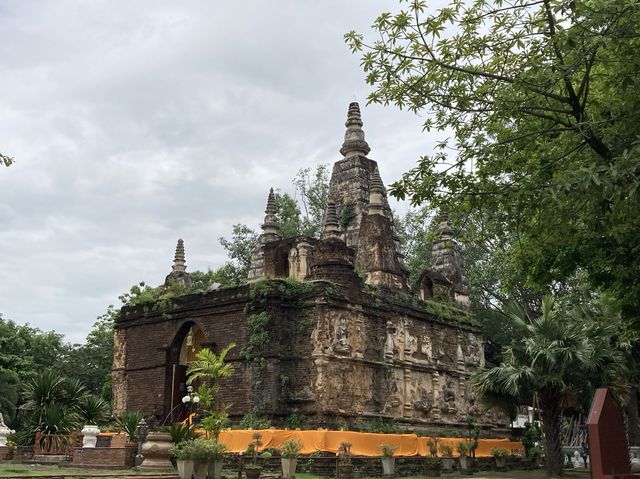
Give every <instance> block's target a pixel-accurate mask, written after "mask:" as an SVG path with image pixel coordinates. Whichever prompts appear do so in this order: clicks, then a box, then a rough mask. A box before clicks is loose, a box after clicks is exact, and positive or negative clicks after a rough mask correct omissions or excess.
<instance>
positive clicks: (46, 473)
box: [0, 464, 590, 479]
mask: <svg viewBox="0 0 640 479" xmlns="http://www.w3.org/2000/svg"><path fill="white" fill-rule="evenodd" d="M231 472H232V471H226V470H225V471H224V476H226V477H227V478H231V477H232V476H231V474H230V473H231ZM174 474H175V473H174ZM145 475H153V476H158V475H160V474H159V473H158V472H153V471H142V470H139V469H122V470H112V469H111V470H109V469H86V468H75V467H58V466H56V465H36V464H0V479H4V478H13V477H56V478H67V477H69V478H100V479H107V478H122V477H125V476H145ZM567 476H568V477H571V478H576V479H587V478H588V477H590V476H589V473H588V472H586V471H584V470H582V471H579V472H578V471H574V470H567V471H565V476H564V478H565V479H566V477H567ZM233 477H234V478H235V477H236V476H235V474H234V475H233ZM441 477H443V478H450V479H458V478H474V479H485V478H487V479H490V478H495V479H499V478H502V479H546V475H545V473H544V470H542V469H538V470H535V471H510V472H477V473H475V474H474V475H473V476H468V475H459V474H458V473H457V472H454V473H453V474H443V475H442V476H441ZM296 479H326V478H325V477H323V476H317V475H314V474H302V473H300V474H296ZM362 479H381V478H380V477H377V478H362ZM397 479H429V478H427V477H425V476H410V477H399V478H397Z"/></svg>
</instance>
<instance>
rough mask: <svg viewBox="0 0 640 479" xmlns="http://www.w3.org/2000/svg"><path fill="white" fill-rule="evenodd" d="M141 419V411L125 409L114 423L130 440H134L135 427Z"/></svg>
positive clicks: (135, 437) (135, 439)
mask: <svg viewBox="0 0 640 479" xmlns="http://www.w3.org/2000/svg"><path fill="white" fill-rule="evenodd" d="M141 420H142V413H141V412H140V411H126V412H124V413H122V415H121V416H120V417H118V418H117V419H116V424H117V426H118V429H120V430H121V431H123V432H124V433H125V434H126V435H127V436H129V441H130V442H136V441H137V440H138V438H137V436H136V428H137V427H138V423H139V422H140V421H141Z"/></svg>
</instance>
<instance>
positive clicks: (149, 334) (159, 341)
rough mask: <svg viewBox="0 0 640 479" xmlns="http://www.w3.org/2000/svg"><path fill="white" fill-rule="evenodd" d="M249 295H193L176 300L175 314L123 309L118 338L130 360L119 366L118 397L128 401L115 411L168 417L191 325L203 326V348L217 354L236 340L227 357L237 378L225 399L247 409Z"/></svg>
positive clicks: (237, 291)
mask: <svg viewBox="0 0 640 479" xmlns="http://www.w3.org/2000/svg"><path fill="white" fill-rule="evenodd" d="M247 291H248V289H247V288H246V287H240V288H234V289H232V290H221V291H213V292H211V293H208V294H206V295H190V296H187V297H185V298H181V299H180V300H179V301H176V304H178V308H177V309H173V310H171V312H170V313H162V312H145V311H144V309H143V308H142V307H138V308H136V309H124V310H123V314H122V315H121V316H122V317H121V319H120V320H119V321H118V323H117V324H116V337H118V335H122V336H124V352H123V354H121V355H120V356H124V357H125V360H124V366H123V367H121V368H118V369H115V368H114V380H116V379H117V384H116V381H114V397H117V396H123V397H124V398H123V399H119V400H118V401H117V403H118V405H119V406H120V410H118V411H114V412H115V413H116V414H117V413H119V412H122V411H124V410H137V411H141V412H142V413H143V414H145V415H152V414H153V415H156V416H159V417H161V418H164V416H166V415H167V414H168V413H169V411H170V410H171V404H172V403H171V388H172V368H171V364H172V363H175V362H177V357H178V354H179V348H180V345H181V343H182V338H183V337H184V335H185V334H186V332H187V331H188V329H189V326H190V325H191V324H196V325H198V327H200V329H201V330H202V332H203V334H204V337H205V340H204V343H205V344H204V345H205V346H207V347H211V348H213V350H214V351H219V350H220V349H222V348H223V347H225V346H226V345H228V344H229V343H232V342H234V343H236V344H237V346H236V348H234V349H232V350H231V351H230V353H229V354H228V356H227V358H228V360H229V361H230V362H232V363H233V364H234V365H235V366H236V369H237V371H236V373H235V374H234V377H233V378H232V380H230V381H227V382H223V388H222V391H221V399H222V401H223V402H225V403H227V404H232V411H238V412H242V411H246V410H247V407H248V406H249V399H248V397H247V391H248V385H247V383H246V373H245V369H246V366H245V364H244V361H243V360H242V359H241V358H240V355H239V353H240V350H241V348H242V347H243V346H244V344H245V343H246V336H247V333H246V324H247V319H246V318H247V316H246V314H245V313H244V306H245V304H246V298H247ZM119 366H120V365H119ZM225 386H226V387H225ZM118 388H120V390H119V389H118ZM122 390H124V392H123V391H122ZM175 405H176V404H174V406H175Z"/></svg>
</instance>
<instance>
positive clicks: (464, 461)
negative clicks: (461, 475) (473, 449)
mask: <svg viewBox="0 0 640 479" xmlns="http://www.w3.org/2000/svg"><path fill="white" fill-rule="evenodd" d="M458 461H459V462H460V470H462V471H468V470H469V458H468V457H467V456H460V457H459V458H458Z"/></svg>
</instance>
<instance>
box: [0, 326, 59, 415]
mask: <svg viewBox="0 0 640 479" xmlns="http://www.w3.org/2000/svg"><path fill="white" fill-rule="evenodd" d="M67 350H68V346H67V345H66V344H64V343H63V341H62V335H61V334H58V333H55V332H43V331H40V330H39V329H37V328H31V327H30V326H29V325H19V324H16V323H15V322H14V321H11V320H6V319H4V318H2V316H1V315H0V378H2V379H1V380H0V390H1V391H2V392H0V412H2V414H3V416H4V417H6V418H7V420H9V421H12V420H13V419H14V418H15V413H16V407H17V405H18V402H19V394H20V391H21V388H22V385H23V384H24V383H25V382H26V381H28V380H29V379H30V378H33V377H34V376H35V375H36V374H37V373H38V372H39V371H42V370H43V369H44V368H48V367H51V366H52V365H56V364H58V363H59V360H60V358H61V357H63V356H64V355H65V354H66V352H67Z"/></svg>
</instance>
